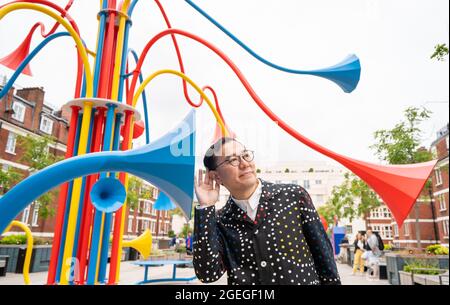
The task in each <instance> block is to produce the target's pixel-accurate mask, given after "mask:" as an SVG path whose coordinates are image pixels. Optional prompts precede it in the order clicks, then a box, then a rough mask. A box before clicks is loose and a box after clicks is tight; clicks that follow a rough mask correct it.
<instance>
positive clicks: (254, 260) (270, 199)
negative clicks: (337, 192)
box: [193, 138, 340, 285]
mask: <svg viewBox="0 0 450 305" xmlns="http://www.w3.org/2000/svg"><path fill="white" fill-rule="evenodd" d="M203 163H204V165H205V167H206V168H207V172H206V175H205V177H204V178H203V171H201V170H200V171H199V176H198V181H196V185H195V193H196V196H197V199H198V201H199V203H200V207H199V208H197V209H196V211H195V225H194V243H193V246H194V258H193V264H194V267H195V272H196V275H197V277H198V278H199V279H200V280H201V281H202V282H214V281H216V280H218V279H219V278H220V277H221V276H222V275H223V273H224V272H225V271H226V272H227V273H228V284H297V285H308V284H309V285H311V284H314V285H318V284H340V279H339V275H338V272H337V268H336V263H335V261H334V255H333V249H332V246H331V243H330V241H329V239H328V236H327V234H326V233H325V230H324V228H323V225H322V223H321V221H320V219H319V216H318V214H317V212H316V210H315V208H314V205H313V204H312V202H311V199H310V197H309V195H308V193H307V192H306V191H305V190H304V189H303V188H302V187H300V186H298V185H293V184H272V183H269V182H266V181H263V180H260V179H258V178H257V177H256V169H255V163H254V162H253V152H252V151H249V150H247V149H246V148H245V147H244V145H242V144H241V143H239V142H238V141H236V140H234V139H232V138H222V139H219V141H218V142H216V143H215V144H214V145H213V146H211V147H210V148H209V150H208V151H207V153H206V155H205V158H204V160H203ZM196 180H197V179H196ZM221 185H223V186H224V187H226V188H227V189H228V190H229V191H230V194H231V196H230V198H229V199H228V202H227V203H226V205H225V206H224V208H223V209H221V210H219V211H218V212H217V214H216V210H215V206H214V204H215V203H216V202H217V201H218V199H219V192H220V186H221Z"/></svg>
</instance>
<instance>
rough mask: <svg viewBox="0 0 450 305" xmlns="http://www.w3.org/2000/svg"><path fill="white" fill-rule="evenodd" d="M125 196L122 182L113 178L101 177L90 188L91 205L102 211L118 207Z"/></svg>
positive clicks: (108, 211)
mask: <svg viewBox="0 0 450 305" xmlns="http://www.w3.org/2000/svg"><path fill="white" fill-rule="evenodd" d="M126 197H127V192H126V190H125V187H124V186H123V184H122V183H121V182H120V181H119V180H117V179H115V178H111V177H110V178H101V179H100V180H98V181H97V182H96V183H95V184H94V186H93V187H92V189H91V200H92V205H93V206H94V207H95V208H96V209H97V210H99V211H101V212H104V213H112V212H115V211H117V210H118V209H120V207H121V206H122V205H123V204H124V202H125V199H126Z"/></svg>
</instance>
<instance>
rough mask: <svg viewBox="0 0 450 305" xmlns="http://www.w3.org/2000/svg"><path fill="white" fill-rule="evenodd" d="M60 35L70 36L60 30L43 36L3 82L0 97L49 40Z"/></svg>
mask: <svg viewBox="0 0 450 305" xmlns="http://www.w3.org/2000/svg"><path fill="white" fill-rule="evenodd" d="M62 36H70V34H69V33H68V32H60V33H55V34H52V35H50V36H48V37H47V38H45V39H44V40H43V41H42V42H41V43H40V44H38V45H37V47H36V48H34V49H33V51H31V52H30V54H28V56H27V57H26V58H25V59H24V60H23V61H22V62H21V63H20V65H19V67H17V69H16V71H14V74H13V75H12V76H11V78H10V79H9V80H8V82H7V83H6V84H5V86H4V87H3V89H2V90H1V91H0V99H1V98H2V97H3V96H5V94H6V93H7V92H8V91H9V89H11V87H12V85H13V84H14V82H15V81H16V79H17V78H18V77H19V75H20V73H22V71H23V69H25V67H26V66H27V65H28V63H29V62H30V61H31V60H32V59H33V58H34V56H36V54H37V53H39V51H40V50H41V49H42V48H43V47H45V46H46V45H47V44H48V43H49V42H50V41H52V40H53V39H55V38H58V37H62Z"/></svg>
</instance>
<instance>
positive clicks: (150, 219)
mask: <svg viewBox="0 0 450 305" xmlns="http://www.w3.org/2000/svg"><path fill="white" fill-rule="evenodd" d="M142 188H143V189H145V191H146V193H147V194H151V198H150V199H139V204H138V206H137V207H136V208H135V209H132V208H129V209H128V211H127V214H126V217H125V227H124V228H125V230H124V236H126V237H127V238H135V237H137V236H139V235H141V234H142V233H143V232H144V231H145V230H146V229H150V232H151V233H152V236H153V238H154V239H164V238H167V237H168V233H169V231H170V230H171V229H172V226H171V223H172V217H171V216H170V214H169V212H168V211H157V210H155V209H154V204H155V201H156V199H157V198H158V194H159V191H158V189H157V188H155V187H153V186H152V185H150V184H148V183H147V182H145V181H144V182H143V186H142Z"/></svg>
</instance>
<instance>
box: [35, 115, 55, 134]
mask: <svg viewBox="0 0 450 305" xmlns="http://www.w3.org/2000/svg"><path fill="white" fill-rule="evenodd" d="M45 123H47V125H46V124H45ZM53 123H54V122H53V120H52V119H50V118H49V117H47V116H45V115H43V116H41V124H40V126H39V129H40V130H41V131H42V132H45V133H46V134H50V135H51V134H52V132H53ZM48 126H50V127H48Z"/></svg>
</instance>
